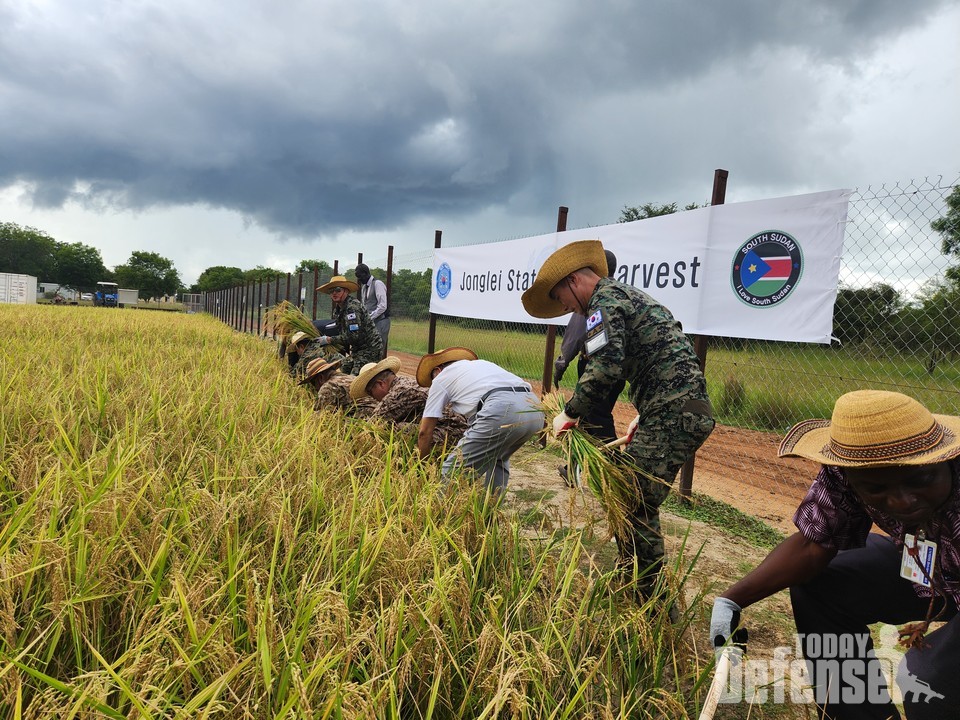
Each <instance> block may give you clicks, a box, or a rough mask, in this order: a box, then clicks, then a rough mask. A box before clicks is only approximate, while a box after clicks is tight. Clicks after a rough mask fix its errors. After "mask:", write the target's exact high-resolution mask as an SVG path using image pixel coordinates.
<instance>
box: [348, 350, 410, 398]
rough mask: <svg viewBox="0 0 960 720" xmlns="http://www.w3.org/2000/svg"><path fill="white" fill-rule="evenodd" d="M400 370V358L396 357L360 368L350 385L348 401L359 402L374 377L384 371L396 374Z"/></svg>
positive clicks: (364, 395)
mask: <svg viewBox="0 0 960 720" xmlns="http://www.w3.org/2000/svg"><path fill="white" fill-rule="evenodd" d="M399 369H400V358H398V357H388V358H384V359H383V360H381V361H380V362H375V363H372V362H371V363H367V364H366V365H364V366H363V367H362V368H360V374H359V375H357V377H356V379H355V380H354V381H353V382H352V383H350V399H351V400H359V399H360V398H362V397H366V395H367V385H369V384H370V381H371V380H373V378H374V377H376V376H377V375H379V374H380V373H382V372H383V371H384V370H393V371H394V372H396V371H397V370H399Z"/></svg>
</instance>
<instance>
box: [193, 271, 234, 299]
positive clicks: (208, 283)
mask: <svg viewBox="0 0 960 720" xmlns="http://www.w3.org/2000/svg"><path fill="white" fill-rule="evenodd" d="M242 284H243V270H241V269H240V268H238V267H227V266H225V265H214V266H213V267H208V268H207V269H206V270H204V271H203V272H202V273H200V277H198V278H197V283H196V285H195V286H194V287H196V290H194V292H213V291H214V290H225V289H226V288H231V287H236V286H237V285H242ZM191 290H192V288H191Z"/></svg>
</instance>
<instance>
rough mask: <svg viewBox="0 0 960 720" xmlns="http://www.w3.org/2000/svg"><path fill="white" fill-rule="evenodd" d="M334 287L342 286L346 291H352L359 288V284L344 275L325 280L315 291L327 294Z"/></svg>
mask: <svg viewBox="0 0 960 720" xmlns="http://www.w3.org/2000/svg"><path fill="white" fill-rule="evenodd" d="M335 288H343V289H345V290H347V291H348V292H352V293H354V292H356V291H357V290H359V289H360V286H359V285H357V284H356V283H355V282H353V280H347V279H346V278H345V277H343V276H340V277H335V278H331V279H330V281H329V282H325V283H324V284H323V285H321V286H320V287H318V288H317V292H322V293H323V294H324V295H329V294H330V293H331V292H332V291H333V290H334V289H335Z"/></svg>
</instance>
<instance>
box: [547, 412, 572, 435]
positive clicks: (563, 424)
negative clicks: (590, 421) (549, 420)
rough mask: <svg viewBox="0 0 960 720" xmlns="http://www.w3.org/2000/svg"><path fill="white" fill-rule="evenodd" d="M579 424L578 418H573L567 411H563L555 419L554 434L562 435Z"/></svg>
mask: <svg viewBox="0 0 960 720" xmlns="http://www.w3.org/2000/svg"><path fill="white" fill-rule="evenodd" d="M576 424H577V420H576V418H572V417H570V416H569V415H567V413H566V412H561V413H560V414H559V415H557V416H556V417H555V418H554V419H553V435H554V437H560V435H562V434H563V433H565V432H566V431H567V430H569V429H570V428H572V427H573V426H574V425H576Z"/></svg>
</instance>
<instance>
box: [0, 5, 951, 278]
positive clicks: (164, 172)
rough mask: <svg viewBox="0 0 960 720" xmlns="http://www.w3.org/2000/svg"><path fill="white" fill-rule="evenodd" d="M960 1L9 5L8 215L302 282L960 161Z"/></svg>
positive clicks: (4, 116) (4, 52)
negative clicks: (622, 217)
mask: <svg viewBox="0 0 960 720" xmlns="http://www.w3.org/2000/svg"><path fill="white" fill-rule="evenodd" d="M958 38H960V0H911V2H904V1H903V0H804V1H803V2H799V1H796V2H783V1H781V2H777V1H776V0H729V1H728V2H723V3H720V2H713V1H711V0H700V1H697V2H693V1H688V2H684V1H683V0H594V2H589V3H588V2H582V1H574V0H549V1H547V0H527V1H526V2H524V3H519V2H504V1H503V0H489V1H486V2H483V1H481V2H474V3H461V2H451V0H420V1H418V0H403V1H400V0H360V1H359V2H324V1H320V0H318V1H314V2H303V1H300V0H286V1H284V2H269V3H268V2H265V1H264V2H253V1H250V0H232V1H231V2H229V3H228V2H221V1H219V0H213V1H211V0H206V1H204V0H200V1H199V2H198V1H197V0H145V1H138V0H109V1H108V0H98V1H97V2H93V1H92V0H0V221H7V222H15V223H18V224H21V225H31V226H33V227H37V228H40V229H43V230H45V231H46V232H48V233H49V234H51V235H53V236H54V237H55V238H56V239H57V240H60V241H63V242H77V241H79V242H83V243H85V244H88V245H92V246H94V247H97V248H99V249H100V250H101V253H102V255H103V259H104V262H105V263H106V264H107V265H108V266H110V267H112V266H114V265H116V264H119V263H122V262H125V261H126V260H127V259H128V258H129V255H130V252H131V251H132V250H150V251H154V252H159V253H160V254H162V255H164V256H166V257H168V258H170V259H171V260H173V261H174V263H175V265H176V266H177V269H178V270H179V271H180V274H181V277H182V279H183V280H184V281H185V282H187V283H188V284H189V283H191V282H194V281H195V280H196V278H197V276H198V275H199V274H200V272H201V271H202V270H203V269H204V268H206V267H208V266H211V265H234V266H238V267H241V268H244V269H247V268H251V267H253V266H255V265H267V266H271V267H276V268H278V269H282V270H291V269H292V268H293V265H295V264H296V262H297V261H298V260H301V259H304V258H320V259H325V260H327V261H329V262H331V263H332V261H333V260H334V259H339V260H340V261H341V262H342V263H347V264H352V262H353V261H354V260H355V258H356V253H357V252H363V253H364V256H365V258H366V259H368V260H371V261H377V260H379V259H382V258H385V256H386V246H387V245H389V244H392V245H394V246H395V252H396V253H397V255H398V256H399V257H400V258H401V259H402V258H404V257H405V256H412V255H414V254H417V253H427V252H428V251H429V250H430V249H431V248H432V247H433V234H434V230H436V229H440V230H443V232H444V242H445V243H450V244H461V243H470V242H481V241H484V242H485V241H489V240H494V239H507V238H513V237H518V236H524V235H535V234H541V233H545V232H549V231H551V230H552V229H553V227H554V226H555V222H556V211H557V206H559V205H567V206H569V207H570V216H569V224H570V227H583V226H587V225H603V224H608V223H612V222H615V221H616V220H617V218H618V217H619V214H620V210H621V209H622V208H623V206H624V205H640V204H643V203H646V202H678V203H680V204H681V205H683V204H686V203H688V202H701V203H703V202H706V201H707V200H708V199H709V196H710V189H711V183H712V178H713V171H714V169H715V168H721V167H722V168H726V169H727V170H729V171H730V180H729V185H728V190H727V201H728V202H735V201H738V200H753V199H760V198H765V197H779V196H784V195H792V194H796V193H801V192H809V191H815V190H829V189H834V188H841V187H849V188H855V187H865V186H867V185H871V184H879V183H884V182H897V181H906V180H910V179H912V178H921V179H922V178H924V177H927V176H931V175H940V174H943V175H944V176H945V177H946V178H947V180H948V181H952V180H953V179H954V178H956V176H957V172H958V171H960V139H958V138H960V132H958V130H957V128H960V80H958V78H960V42H958Z"/></svg>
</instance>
